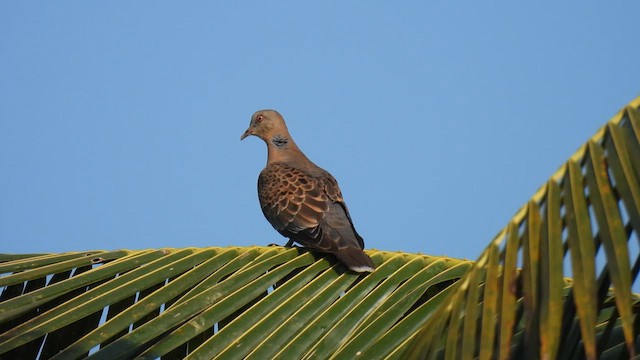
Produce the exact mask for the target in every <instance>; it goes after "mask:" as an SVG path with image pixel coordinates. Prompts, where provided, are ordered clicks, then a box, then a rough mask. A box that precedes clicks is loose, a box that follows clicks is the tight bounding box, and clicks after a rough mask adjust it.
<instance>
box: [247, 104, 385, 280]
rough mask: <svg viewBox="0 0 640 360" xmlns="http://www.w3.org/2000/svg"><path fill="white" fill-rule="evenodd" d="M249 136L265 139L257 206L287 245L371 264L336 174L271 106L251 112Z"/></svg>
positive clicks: (351, 264)
mask: <svg viewBox="0 0 640 360" xmlns="http://www.w3.org/2000/svg"><path fill="white" fill-rule="evenodd" d="M250 135H253V136H257V137H259V138H260V139H262V140H263V141H264V142H265V143H266V144H267V165H266V167H265V168H264V169H263V170H262V172H260V176H259V177H258V198H259V200H260V207H261V208H262V212H263V213H264V216H265V217H266V218H267V220H268V221H269V223H271V225H272V226H273V227H274V228H275V229H276V230H277V231H278V232H279V233H280V234H281V235H283V236H284V237H287V238H289V241H288V243H287V245H285V246H291V245H293V242H296V243H298V244H300V245H302V246H303V247H305V248H308V249H311V250H315V251H318V252H323V253H330V254H333V255H335V256H336V257H337V258H338V260H340V261H341V262H342V263H343V264H345V265H346V266H347V267H348V268H349V269H350V270H352V271H355V272H359V273H362V272H372V271H374V270H375V266H374V264H373V261H371V258H370V257H369V256H368V255H367V254H365V253H364V251H363V249H364V240H363V239H362V237H361V236H360V235H359V234H358V232H357V231H356V229H355V227H354V226H353V221H352V220H351V216H350V215H349V210H348V209H347V205H346V204H345V202H344V199H343V197H342V192H341V191H340V187H339V186H338V182H337V181H336V179H335V178H334V177H333V176H332V175H331V174H329V172H327V171H326V170H324V169H322V168H320V167H319V166H317V165H316V164H314V163H313V162H312V161H311V160H309V158H307V156H306V155H305V154H304V153H303V152H302V151H301V150H300V148H299V147H298V146H297V145H296V143H295V141H293V138H292V137H291V135H290V134H289V130H288V129H287V125H286V124H285V121H284V118H283V117H282V115H280V113H278V112H277V111H275V110H260V111H257V112H255V113H254V114H253V116H252V117H251V122H250V123H249V128H248V129H247V130H246V131H245V132H244V133H243V134H242V136H240V140H243V139H245V138H246V137H248V136H250Z"/></svg>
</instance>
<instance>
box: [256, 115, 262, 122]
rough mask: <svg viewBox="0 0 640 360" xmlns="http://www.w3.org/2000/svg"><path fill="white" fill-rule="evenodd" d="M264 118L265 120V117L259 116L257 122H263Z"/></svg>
mask: <svg viewBox="0 0 640 360" xmlns="http://www.w3.org/2000/svg"><path fill="white" fill-rule="evenodd" d="M263 118H264V116H262V115H258V117H257V118H256V121H257V122H261V121H262V119H263Z"/></svg>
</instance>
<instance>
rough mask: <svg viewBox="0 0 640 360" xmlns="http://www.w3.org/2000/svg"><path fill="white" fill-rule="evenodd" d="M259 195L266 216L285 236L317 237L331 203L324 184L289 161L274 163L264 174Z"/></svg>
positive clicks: (259, 183) (261, 178)
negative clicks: (303, 233)
mask: <svg viewBox="0 0 640 360" xmlns="http://www.w3.org/2000/svg"><path fill="white" fill-rule="evenodd" d="M258 197H259V198H260V206H261V207H262V212H263V213H264V216H265V217H266V218H267V220H269V222H270V223H271V225H273V227H274V228H275V229H276V230H278V231H279V232H280V233H281V234H283V235H284V236H292V235H296V234H299V233H301V232H306V233H308V234H305V235H306V236H311V237H312V238H317V237H318V235H319V233H318V232H319V225H320V223H321V222H322V219H323V218H324V215H325V212H326V211H327V210H328V209H329V203H330V201H329V198H328V197H327V194H326V193H325V191H324V190H323V186H322V184H320V183H319V182H318V181H317V180H316V179H315V178H313V177H311V176H309V175H308V174H306V173H304V172H302V171H300V170H298V169H296V168H294V167H292V166H289V165H287V164H285V163H274V164H270V165H268V166H267V167H266V168H265V169H264V170H263V171H262V172H261V173H260V176H259V178H258ZM306 236H305V237H306Z"/></svg>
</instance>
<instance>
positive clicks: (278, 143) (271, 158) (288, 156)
mask: <svg viewBox="0 0 640 360" xmlns="http://www.w3.org/2000/svg"><path fill="white" fill-rule="evenodd" d="M265 142H266V143H267V149H268V152H267V154H268V155H267V164H270V163H274V162H285V161H292V160H303V161H309V159H307V157H306V156H305V155H304V153H303V152H302V151H301V150H300V148H299V147H298V145H296V143H295V141H293V139H292V138H291V136H290V135H289V134H286V133H285V134H275V135H273V136H272V137H271V138H270V139H267V141H265Z"/></svg>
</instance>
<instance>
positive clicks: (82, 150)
mask: <svg viewBox="0 0 640 360" xmlns="http://www.w3.org/2000/svg"><path fill="white" fill-rule="evenodd" d="M639 12H640V3H639V2H637V1H616V2H608V3H606V4H605V3H602V2H595V1H589V2H577V1H570V2H547V3H536V4H515V3H513V2H471V1H468V2H456V3H453V2H446V1H432V2H427V1H419V2H418V1H414V2H410V1H407V2H402V3H399V2H395V3H392V2H368V3H367V4H364V2H354V1H346V2H345V1H340V2H338V1H334V2H324V3H323V4H322V5H319V4H314V5H309V4H304V3H302V2H293V1H287V2H284V1H283V2H257V1H256V2H227V3H226V4H221V2H205V1H197V2H195V1H194V2H166V1H153V2H152V1H135V2H115V1H113V2H97V1H85V2H78V1H73V2H72V1H66V2H25V1H13V2H9V1H5V2H1V3H0V33H1V34H3V35H2V36H1V37H0V78H1V79H2V80H1V81H0V97H1V98H2V101H0V173H1V174H2V176H0V240H1V243H2V246H1V249H0V252H4V253H27V252H62V251H72V250H90V249H120V248H128V249H144V248H159V247H185V246H198V247H201V246H227V245H251V244H258V245H266V244H268V243H272V242H277V243H280V244H284V243H285V239H284V238H282V237H280V235H279V234H277V233H276V232H275V231H274V230H273V229H272V228H271V226H270V225H269V224H268V223H267V221H266V220H265V219H264V218H263V215H262V213H261V211H260V208H259V205H258V200H257V194H256V180H257V176H258V173H259V172H260V170H261V169H262V168H263V166H264V163H265V160H266V149H265V146H264V144H263V143H262V142H261V141H260V140H259V139H257V138H249V139H246V140H245V141H243V142H240V141H239V137H240V134H242V132H243V131H244V130H245V129H246V127H247V125H248V123H249V119H250V116H251V114H252V113H253V112H254V111H256V110H258V109H263V108H274V109H277V110H279V111H280V112H281V113H282V114H283V115H284V117H285V119H287V122H288V125H289V129H290V131H291V133H292V135H293V136H294V138H295V139H296V142H297V143H298V145H299V146H300V147H301V148H302V149H303V151H305V153H306V154H307V155H308V156H309V157H310V158H311V159H312V160H313V161H314V162H316V163H317V164H318V165H320V166H322V167H324V168H325V169H327V170H329V171H330V172H331V173H332V174H333V175H334V176H335V177H336V178H337V179H338V181H339V183H340V185H341V187H342V190H343V193H344V196H345V198H346V201H347V204H348V205H349V208H350V210H351V213H352V217H353V219H354V222H355V225H356V227H357V229H358V230H359V232H360V233H361V235H362V236H363V237H364V239H365V243H366V246H367V247H368V248H377V249H384V250H402V251H408V252H422V253H426V254H432V255H448V256H452V257H459V258H472V259H473V258H476V257H477V256H478V255H479V253H480V252H481V251H482V249H484V247H485V246H486V245H487V244H488V243H489V241H490V240H491V239H492V238H493V236H494V235H495V234H496V233H497V232H498V231H499V230H500V229H501V228H502V227H503V226H504V225H505V224H506V223H507V221H508V220H509V219H510V218H511V216H512V215H513V214H514V213H515V212H516V211H517V210H518V208H519V207H520V206H521V205H522V204H524V203H525V202H526V201H527V200H528V199H529V197H530V196H531V195H532V194H533V193H534V192H535V190H536V189H537V188H538V187H539V186H540V185H542V184H543V183H544V182H545V181H546V180H547V179H548V177H549V176H550V175H551V174H552V173H553V172H554V171H555V170H556V169H557V168H558V167H559V166H560V165H561V164H562V163H563V162H564V161H565V160H566V159H567V158H568V157H569V156H570V155H571V154H572V153H573V152H574V151H575V150H576V149H577V148H578V147H579V146H580V145H581V144H582V143H583V142H585V141H586V140H587V139H588V138H589V137H590V136H592V135H593V134H594V133H595V131H596V130H597V129H598V128H599V127H600V126H602V125H603V124H604V123H605V122H606V121H607V120H609V119H610V118H611V117H612V116H613V115H614V114H615V113H616V112H617V111H618V110H619V109H620V108H621V107H622V106H624V105H625V104H626V103H627V102H629V101H630V100H631V99H633V98H634V97H636V96H638V95H640V68H639V67H638V59H640V47H638V46H637V43H638V27H637V14H638V13H639Z"/></svg>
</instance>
